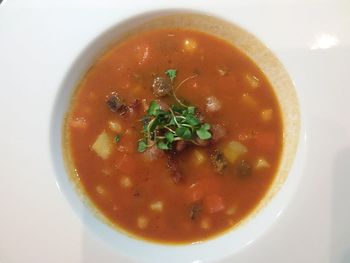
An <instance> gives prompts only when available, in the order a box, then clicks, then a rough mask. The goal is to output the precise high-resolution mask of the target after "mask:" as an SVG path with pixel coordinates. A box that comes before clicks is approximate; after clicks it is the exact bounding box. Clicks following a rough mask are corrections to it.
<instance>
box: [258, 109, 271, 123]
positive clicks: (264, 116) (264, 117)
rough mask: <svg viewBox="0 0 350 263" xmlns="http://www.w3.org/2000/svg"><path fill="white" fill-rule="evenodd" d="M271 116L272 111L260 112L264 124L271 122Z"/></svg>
mask: <svg viewBox="0 0 350 263" xmlns="http://www.w3.org/2000/svg"><path fill="white" fill-rule="evenodd" d="M272 114H273V110H272V109H266V110H263V111H261V113H260V117H261V119H262V120H263V121H264V122H269V121H271V120H272Z"/></svg>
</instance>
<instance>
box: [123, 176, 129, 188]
mask: <svg viewBox="0 0 350 263" xmlns="http://www.w3.org/2000/svg"><path fill="white" fill-rule="evenodd" d="M120 185H121V186H123V187H125V188H129V187H131V186H132V182H131V179H130V177H127V176H123V177H122V178H121V179H120Z"/></svg>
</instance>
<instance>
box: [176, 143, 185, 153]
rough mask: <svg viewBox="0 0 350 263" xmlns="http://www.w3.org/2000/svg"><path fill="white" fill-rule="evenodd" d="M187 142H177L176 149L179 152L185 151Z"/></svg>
mask: <svg viewBox="0 0 350 263" xmlns="http://www.w3.org/2000/svg"><path fill="white" fill-rule="evenodd" d="M187 145H188V144H187V142H186V141H177V142H176V146H175V150H176V151H177V152H181V151H183V150H184V149H185V148H186V147H187Z"/></svg>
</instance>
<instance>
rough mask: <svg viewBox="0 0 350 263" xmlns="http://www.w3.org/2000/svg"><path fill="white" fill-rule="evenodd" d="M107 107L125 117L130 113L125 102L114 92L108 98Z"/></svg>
mask: <svg viewBox="0 0 350 263" xmlns="http://www.w3.org/2000/svg"><path fill="white" fill-rule="evenodd" d="M106 103H107V107H108V108H109V109H110V110H111V111H113V112H118V113H119V114H120V115H124V114H126V113H127V112H128V106H127V105H126V104H125V103H124V102H123V100H122V99H121V98H120V97H119V96H118V94H117V93H116V92H113V93H112V94H111V95H109V96H108V97H107V101H106Z"/></svg>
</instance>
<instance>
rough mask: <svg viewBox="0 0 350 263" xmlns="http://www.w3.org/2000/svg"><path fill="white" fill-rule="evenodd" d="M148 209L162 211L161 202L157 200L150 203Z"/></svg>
mask: <svg viewBox="0 0 350 263" xmlns="http://www.w3.org/2000/svg"><path fill="white" fill-rule="evenodd" d="M150 209H151V210H153V211H155V212H162V211H163V202H162V201H157V202H154V203H152V204H150Z"/></svg>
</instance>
